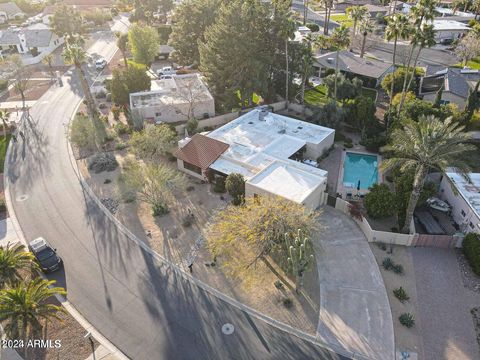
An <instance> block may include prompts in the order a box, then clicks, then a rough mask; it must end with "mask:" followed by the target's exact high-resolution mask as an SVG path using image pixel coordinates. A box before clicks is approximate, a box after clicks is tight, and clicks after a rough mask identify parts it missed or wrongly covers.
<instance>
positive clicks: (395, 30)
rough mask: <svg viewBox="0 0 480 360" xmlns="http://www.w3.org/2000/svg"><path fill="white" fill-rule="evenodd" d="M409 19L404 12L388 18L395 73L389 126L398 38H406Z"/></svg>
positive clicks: (391, 88)
mask: <svg viewBox="0 0 480 360" xmlns="http://www.w3.org/2000/svg"><path fill="white" fill-rule="evenodd" d="M408 30H409V26H408V19H407V17H406V16H405V15H403V14H394V15H392V16H390V17H389V18H388V23H387V28H386V29H385V38H386V39H387V40H388V41H392V40H393V60H392V62H393V69H394V71H393V73H392V84H391V86H390V94H389V95H390V102H389V105H388V106H389V112H388V119H387V124H386V126H387V128H388V126H389V125H390V121H391V116H392V111H391V109H392V100H393V95H394V94H393V92H394V86H395V69H396V64H395V61H396V56H397V41H398V39H404V38H405V37H406V36H407V35H408Z"/></svg>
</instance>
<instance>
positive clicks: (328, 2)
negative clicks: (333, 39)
mask: <svg viewBox="0 0 480 360" xmlns="http://www.w3.org/2000/svg"><path fill="white" fill-rule="evenodd" d="M323 6H324V9H325V19H323V34H324V35H328V25H329V24H330V14H331V12H332V7H333V0H323Z"/></svg>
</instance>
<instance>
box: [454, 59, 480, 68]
mask: <svg viewBox="0 0 480 360" xmlns="http://www.w3.org/2000/svg"><path fill="white" fill-rule="evenodd" d="M467 66H468V67H469V68H472V69H477V70H480V57H477V58H474V59H472V60H470V61H469V62H468V63H467ZM455 67H459V68H463V64H462V63H458V64H455Z"/></svg>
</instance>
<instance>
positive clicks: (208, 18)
mask: <svg viewBox="0 0 480 360" xmlns="http://www.w3.org/2000/svg"><path fill="white" fill-rule="evenodd" d="M220 3H221V1H219V0H186V1H182V3H181V4H180V5H179V6H178V7H177V8H176V9H175V13H174V15H173V20H174V21H173V25H172V33H171V34H170V39H169V45H171V46H172V47H173V48H174V49H175V51H174V52H173V53H172V58H173V59H174V60H175V61H176V62H178V63H179V64H181V65H191V64H197V65H198V64H200V53H199V50H198V43H199V42H204V41H205V37H204V33H205V30H206V29H207V27H208V26H210V25H212V24H213V23H214V22H215V19H216V14H217V11H218V9H219V7H220Z"/></svg>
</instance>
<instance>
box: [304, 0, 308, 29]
mask: <svg viewBox="0 0 480 360" xmlns="http://www.w3.org/2000/svg"><path fill="white" fill-rule="evenodd" d="M307 18H308V0H303V25H305V24H306V23H307Z"/></svg>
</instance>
